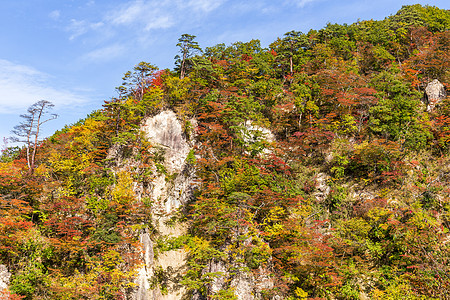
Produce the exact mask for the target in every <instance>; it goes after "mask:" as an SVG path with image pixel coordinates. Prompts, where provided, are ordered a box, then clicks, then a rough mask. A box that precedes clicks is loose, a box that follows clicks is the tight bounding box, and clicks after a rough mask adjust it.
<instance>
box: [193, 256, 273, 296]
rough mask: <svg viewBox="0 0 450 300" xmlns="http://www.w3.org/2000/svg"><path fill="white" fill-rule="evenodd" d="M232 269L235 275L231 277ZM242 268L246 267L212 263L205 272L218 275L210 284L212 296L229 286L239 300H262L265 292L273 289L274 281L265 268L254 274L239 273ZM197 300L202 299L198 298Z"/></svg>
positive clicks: (219, 262)
mask: <svg viewBox="0 0 450 300" xmlns="http://www.w3.org/2000/svg"><path fill="white" fill-rule="evenodd" d="M230 267H232V269H233V270H234V271H233V273H234V274H233V275H230V272H229V271H228V269H229V268H230ZM241 268H245V266H244V265H242V264H240V263H235V264H232V265H231V266H230V265H226V264H225V263H223V262H221V261H214V262H211V263H210V265H209V267H208V270H204V271H205V272H208V273H216V274H217V277H215V278H214V279H213V280H212V282H211V284H210V289H209V292H210V294H215V293H217V292H219V291H220V290H223V289H226V288H227V287H228V285H229V287H231V288H232V289H233V290H234V294H235V296H236V298H237V299H238V300H250V299H261V298H262V297H261V292H262V291H263V290H265V289H270V288H273V280H272V278H270V277H269V276H268V274H267V272H266V270H264V269H263V268H260V269H259V270H257V271H254V272H247V271H237V270H239V269H241ZM196 299H201V298H198V297H197V298H196Z"/></svg>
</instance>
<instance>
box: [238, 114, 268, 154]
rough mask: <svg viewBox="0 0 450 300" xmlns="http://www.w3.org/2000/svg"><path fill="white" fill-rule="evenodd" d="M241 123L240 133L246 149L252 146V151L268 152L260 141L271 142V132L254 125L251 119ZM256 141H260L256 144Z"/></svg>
mask: <svg viewBox="0 0 450 300" xmlns="http://www.w3.org/2000/svg"><path fill="white" fill-rule="evenodd" d="M243 125H244V126H243V128H242V130H241V132H240V134H241V136H242V139H243V140H244V143H245V146H246V147H247V149H250V148H252V151H256V152H257V153H261V152H262V153H268V152H270V150H268V149H267V148H266V147H264V146H263V144H261V143H262V142H266V143H272V142H273V141H274V140H275V136H274V135H273V133H272V132H271V131H270V130H269V129H267V128H264V127H261V126H257V125H254V124H253V122H252V121H246V122H245V123H244V124H243ZM258 143H260V145H258ZM255 154H256V153H255Z"/></svg>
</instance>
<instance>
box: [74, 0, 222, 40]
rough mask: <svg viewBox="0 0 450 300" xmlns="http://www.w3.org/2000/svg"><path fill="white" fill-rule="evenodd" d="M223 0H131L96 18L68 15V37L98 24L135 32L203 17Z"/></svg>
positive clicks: (80, 33)
mask: <svg viewBox="0 0 450 300" xmlns="http://www.w3.org/2000/svg"><path fill="white" fill-rule="evenodd" d="M226 1H227V0H189V1H182V0H158V1H156V0H133V1H127V2H125V3H123V4H122V5H120V6H118V7H115V8H114V9H113V10H109V11H106V12H104V13H103V14H101V15H100V18H99V19H98V20H94V21H88V20H76V19H72V20H71V21H70V24H69V25H68V26H67V28H66V29H67V31H69V32H70V36H69V39H70V40H74V39H76V38H78V37H80V36H82V35H85V34H87V33H89V32H92V31H95V30H97V29H99V28H104V27H106V28H108V29H109V30H120V29H121V28H128V29H129V28H132V29H133V30H134V32H135V33H143V32H148V31H150V30H155V29H166V28H171V27H174V26H176V25H177V24H180V23H182V22H185V21H186V20H189V21H192V20H193V19H194V18H193V16H195V17H196V18H201V17H205V16H206V15H208V14H209V13H211V12H213V11H215V10H217V9H218V8H219V7H220V6H222V5H223V4H224V3H225V2H226Z"/></svg>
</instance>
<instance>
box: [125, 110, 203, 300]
mask: <svg viewBox="0 0 450 300" xmlns="http://www.w3.org/2000/svg"><path fill="white" fill-rule="evenodd" d="M141 130H142V131H143V133H144V135H145V137H146V138H147V139H148V140H149V142H150V143H151V144H152V146H153V149H152V150H151V151H154V153H163V158H164V159H163V161H162V162H161V164H162V165H163V167H164V168H165V170H166V174H164V172H163V173H161V172H158V170H157V168H156V166H154V167H153V174H154V175H155V177H154V178H153V180H152V182H151V190H150V191H148V192H147V194H146V196H147V197H150V198H151V199H152V200H153V203H154V205H153V209H152V211H153V213H152V219H153V225H154V226H155V227H156V229H157V230H158V234H159V235H161V236H166V237H178V236H181V235H183V234H185V231H186V230H185V228H184V227H183V224H177V225H175V226H168V225H167V224H166V222H167V221H168V220H169V219H170V217H171V215H172V214H173V213H174V212H175V211H176V210H177V209H178V208H180V207H181V206H182V205H183V204H185V203H186V202H187V201H188V200H189V199H190V198H191V197H192V193H193V188H194V185H193V181H194V179H195V174H194V171H193V170H192V168H189V166H188V164H187V162H186V158H187V156H188V154H189V151H190V150H191V148H192V146H191V145H190V143H189V141H187V140H186V138H185V136H184V133H183V127H182V124H181V122H180V121H179V120H178V118H177V116H176V114H175V113H174V112H173V111H170V110H167V111H163V112H161V113H160V114H158V115H156V116H154V117H151V118H148V119H147V120H145V122H144V124H143V126H142V127H141ZM168 178H170V179H168ZM140 241H141V245H142V250H143V262H144V264H143V266H142V267H141V268H140V269H139V271H138V276H137V278H136V280H135V284H136V285H137V288H136V291H135V292H134V293H133V295H131V299H133V300H149V299H152V300H172V299H181V298H182V294H183V292H184V290H183V288H175V287H172V288H170V289H169V291H168V293H167V294H165V295H163V294H162V293H161V291H160V290H159V289H158V288H156V289H154V290H151V289H150V288H151V287H150V284H149V279H151V277H152V276H153V274H154V271H153V270H154V268H159V267H161V268H162V269H163V270H171V272H174V273H177V274H182V270H183V269H184V265H185V260H186V253H185V251H184V250H182V249H181V250H171V251H166V252H163V253H160V254H159V256H158V258H155V257H154V252H153V242H152V240H151V239H150V235H149V233H148V232H142V233H141V235H140Z"/></svg>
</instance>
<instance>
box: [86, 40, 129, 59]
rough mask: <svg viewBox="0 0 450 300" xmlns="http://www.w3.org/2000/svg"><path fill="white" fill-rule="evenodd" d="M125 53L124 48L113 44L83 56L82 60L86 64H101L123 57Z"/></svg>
mask: <svg viewBox="0 0 450 300" xmlns="http://www.w3.org/2000/svg"><path fill="white" fill-rule="evenodd" d="M125 52H126V48H125V46H123V45H119V44H114V45H110V46H106V47H102V48H99V49H95V50H93V51H91V52H89V53H87V54H85V55H83V57H82V60H84V61H88V62H103V61H108V60H111V59H114V58H116V57H119V56H121V55H123V54H124V53H125Z"/></svg>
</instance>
